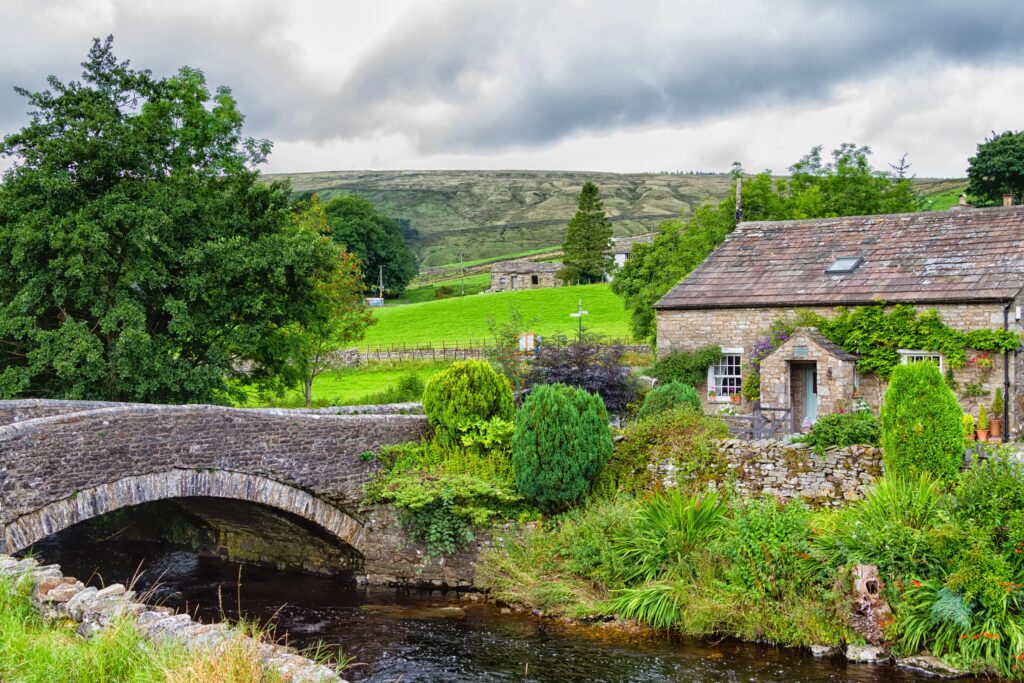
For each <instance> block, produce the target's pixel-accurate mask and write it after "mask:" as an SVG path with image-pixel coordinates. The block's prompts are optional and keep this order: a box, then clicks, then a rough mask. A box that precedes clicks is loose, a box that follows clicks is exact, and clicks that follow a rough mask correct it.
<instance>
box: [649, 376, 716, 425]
mask: <svg viewBox="0 0 1024 683" xmlns="http://www.w3.org/2000/svg"><path fill="white" fill-rule="evenodd" d="M682 407H687V408H690V409H691V410H693V411H695V412H698V413H699V412H702V411H703V410H704V407H703V405H701V402H700V396H699V395H698V394H697V390H696V389H694V388H693V387H692V386H691V385H689V384H683V383H682V382H676V381H672V382H669V383H668V384H662V385H661V386H658V387H655V388H654V389H652V390H651V391H649V392H648V393H647V396H645V397H644V404H643V406H641V407H640V412H638V413H637V419H639V420H642V419H644V418H645V417H650V416H651V415H654V414H656V413H661V412H664V411H666V410H669V409H670V408H682Z"/></svg>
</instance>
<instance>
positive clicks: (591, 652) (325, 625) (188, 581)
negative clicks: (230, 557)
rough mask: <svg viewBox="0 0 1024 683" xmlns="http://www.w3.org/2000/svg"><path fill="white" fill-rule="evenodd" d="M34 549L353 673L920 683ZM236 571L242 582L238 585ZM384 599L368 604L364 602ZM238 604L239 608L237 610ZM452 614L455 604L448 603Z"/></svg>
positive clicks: (162, 552) (152, 551)
mask: <svg viewBox="0 0 1024 683" xmlns="http://www.w3.org/2000/svg"><path fill="white" fill-rule="evenodd" d="M34 552H35V553H36V554H37V555H40V556H42V559H44V560H46V561H48V562H56V563H59V564H61V565H62V566H63V568H64V571H65V573H67V574H69V575H75V576H78V577H80V578H82V579H83V580H85V578H87V577H91V581H92V582H93V583H94V584H97V585H98V584H100V583H108V584H109V583H114V582H128V581H130V580H131V579H132V577H133V576H135V575H136V571H137V569H138V568H139V567H140V566H141V567H142V568H143V573H142V574H141V576H140V577H139V579H138V582H137V586H138V588H140V589H142V590H147V589H148V590H152V591H153V598H154V599H155V600H158V601H161V602H163V603H164V604H167V605H170V606H172V607H175V608H178V609H187V610H188V611H189V612H190V613H192V614H194V615H196V616H197V617H198V618H199V619H200V620H202V621H215V620H218V619H220V618H221V616H222V613H223V614H225V615H227V616H228V617H229V618H237V617H238V616H239V615H240V614H241V615H242V616H245V617H247V618H256V619H259V620H261V621H263V622H271V623H273V624H275V626H276V629H277V633H278V635H279V636H282V637H285V636H286V637H287V639H288V642H290V643H291V644H294V645H298V646H300V647H303V646H309V645H312V644H314V643H316V642H317V641H320V640H323V641H326V642H328V643H331V644H335V645H340V646H341V647H342V648H343V649H344V651H345V653H346V654H347V655H350V656H353V657H355V660H356V661H357V662H360V663H362V666H358V667H356V668H353V669H350V670H349V671H348V672H346V677H347V678H349V679H350V680H352V681H372V682H374V683H385V682H398V681H401V683H418V682H427V681H429V682H435V681H446V682H467V683H468V682H473V683H477V682H480V681H517V682H523V681H528V682H532V683H573V682H580V683H584V682H585V683H602V682H607V683H621V682H625V681H651V682H654V683H662V682H665V683H667V682H669V681H673V682H675V681H695V682H699V683H704V682H707V683H712V682H714V683H719V682H723V681H728V682H732V681H735V682H737V683H739V682H741V681H742V682H745V683H762V682H768V681H835V682H837V683H838V682H840V681H844V682H845V681H853V682H863V683H879V682H881V681H919V680H925V678H924V677H922V676H918V675H915V674H913V673H910V672H905V671H898V670H896V669H893V668H891V667H888V666H866V665H856V666H847V665H846V664H845V663H844V662H843V661H842V660H834V661H833V660H828V661H821V660H815V659H814V658H813V657H811V656H810V655H809V654H805V653H803V652H800V651H795V650H789V649H782V648H771V647H760V646H755V645H750V644H745V643H738V642H734V641H725V642H722V643H719V644H717V645H711V644H707V643H702V642H699V641H694V640H682V639H668V638H665V637H661V636H650V635H644V636H637V635H628V634H622V633H620V632H618V631H614V630H610V629H608V628H606V627H601V626H593V627H589V626H588V627H579V626H569V625H565V624H562V623H560V622H558V621H555V620H541V619H537V618H534V617H532V616H529V615H515V614H511V615H508V614H500V613H499V612H498V610H497V609H495V608H493V607H491V606H488V605H482V604H473V603H469V602H466V601H461V600H460V599H459V598H460V596H459V595H458V594H452V593H449V594H448V595H442V594H440V593H429V592H426V593H420V592H414V591H398V590H380V589H365V588H359V587H357V586H356V585H355V583H354V582H353V581H345V580H340V579H329V578H321V577H311V576H303V575H296V574H288V573H283V572H278V571H274V570H270V569H263V568H257V567H251V566H245V567H241V566H240V565H237V564H232V563H228V562H223V561H221V560H217V559H207V558H200V557H198V556H196V555H195V554H194V553H193V552H191V551H190V550H188V549H182V548H176V547H171V546H166V545H157V544H144V543H125V542H105V543H100V544H97V543H94V542H88V541H86V540H85V539H82V538H75V537H74V535H73V534H72V535H67V534H61V535H59V536H58V537H56V538H54V539H51V540H48V541H46V542H43V543H40V544H38V545H37V546H36V547H35V548H34ZM239 576H240V577H241V583H240V584H239ZM368 605H372V606H378V607H374V608H371V609H369V610H367V609H362V608H364V607H365V606H368ZM443 606H458V607H461V608H463V609H464V616H462V617H461V618H443V619H441V618H430V617H431V615H430V614H429V613H423V612H420V613H417V614H413V615H410V616H415V617H418V618H404V616H403V614H402V609H404V608H413V609H418V610H424V609H426V610H430V609H431V608H436V607H443ZM239 608H240V609H239ZM449 612H452V610H449Z"/></svg>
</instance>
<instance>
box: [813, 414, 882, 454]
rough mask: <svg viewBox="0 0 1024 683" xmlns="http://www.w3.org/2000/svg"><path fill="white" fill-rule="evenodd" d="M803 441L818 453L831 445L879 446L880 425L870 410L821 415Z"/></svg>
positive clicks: (821, 452) (880, 439)
mask: <svg viewBox="0 0 1024 683" xmlns="http://www.w3.org/2000/svg"><path fill="white" fill-rule="evenodd" d="M804 441H805V443H808V444H810V445H811V446H812V447H813V448H814V450H815V451H816V452H817V453H818V454H819V455H821V454H823V453H824V452H825V449H826V448H829V447H831V446H839V447H843V446H879V445H881V442H882V425H881V423H880V422H879V420H878V417H877V416H876V415H875V414H874V413H872V412H871V411H870V410H858V411H855V412H852V413H832V414H830V415H822V416H821V417H819V418H818V421H817V422H815V423H814V425H813V426H812V427H811V430H810V432H808V433H807V437H806V439H805V440H804Z"/></svg>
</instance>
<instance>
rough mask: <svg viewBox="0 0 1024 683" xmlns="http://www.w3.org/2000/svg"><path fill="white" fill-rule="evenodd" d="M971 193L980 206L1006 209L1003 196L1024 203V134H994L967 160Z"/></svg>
mask: <svg viewBox="0 0 1024 683" xmlns="http://www.w3.org/2000/svg"><path fill="white" fill-rule="evenodd" d="M967 162H968V164H969V166H968V167H967V178H968V179H969V182H968V184H967V194H968V195H970V197H971V201H972V203H973V204H975V205H976V206H1002V203H1003V194H1007V193H1008V194H1012V195H1013V202H1014V203H1015V204H1020V203H1022V202H1024V131H1019V132H1015V131H1010V130H1008V131H1004V132H1002V133H999V134H998V135H996V134H993V135H992V137H990V138H985V141H984V142H981V143H979V144H978V153H977V154H975V155H974V156H973V157H971V158H970V159H968V160H967Z"/></svg>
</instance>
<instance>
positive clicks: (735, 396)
mask: <svg viewBox="0 0 1024 683" xmlns="http://www.w3.org/2000/svg"><path fill="white" fill-rule="evenodd" d="M729 400H730V401H731V402H732V403H743V397H742V396H740V395H739V394H733V395H732V396H730V397H729Z"/></svg>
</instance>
